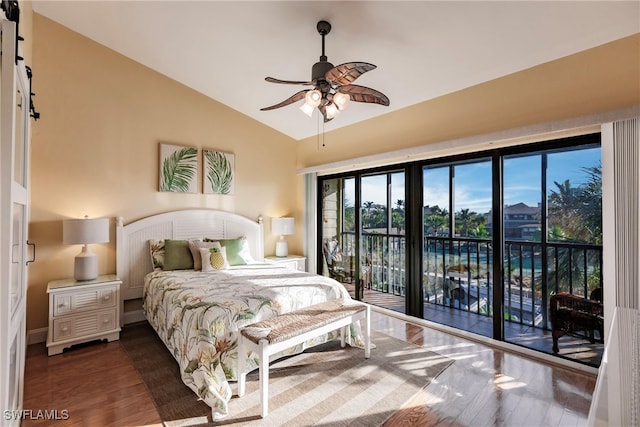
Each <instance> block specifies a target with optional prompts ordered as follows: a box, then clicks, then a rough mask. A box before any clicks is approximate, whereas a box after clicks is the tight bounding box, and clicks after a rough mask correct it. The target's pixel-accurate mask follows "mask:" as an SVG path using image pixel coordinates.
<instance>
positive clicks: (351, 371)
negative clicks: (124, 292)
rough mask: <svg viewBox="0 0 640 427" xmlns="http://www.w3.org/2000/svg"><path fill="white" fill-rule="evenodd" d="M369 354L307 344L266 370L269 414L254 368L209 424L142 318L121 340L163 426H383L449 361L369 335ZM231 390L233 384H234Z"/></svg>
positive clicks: (207, 412) (207, 411) (207, 415)
mask: <svg viewBox="0 0 640 427" xmlns="http://www.w3.org/2000/svg"><path fill="white" fill-rule="evenodd" d="M372 340H373V343H374V344H375V346H376V348H374V349H372V350H371V358H369V359H365V358H364V350H362V349H360V348H353V347H349V346H347V347H345V348H341V347H340V342H339V341H338V340H335V341H331V342H328V343H325V344H322V345H320V346H317V347H314V348H311V349H308V350H307V351H305V352H304V353H302V354H298V355H295V356H292V357H288V358H286V359H281V360H278V361H275V362H273V363H272V364H271V367H270V371H269V372H270V373H269V376H270V378H269V379H270V381H269V416H268V417H267V418H266V419H265V420H263V419H261V418H260V396H259V383H258V372H257V371H255V372H252V373H251V374H249V375H248V376H247V385H246V386H247V390H246V394H245V396H244V397H242V398H238V397H237V396H234V397H233V398H232V399H231V401H230V402H229V416H228V417H227V418H225V419H224V420H221V421H216V422H213V421H212V419H211V411H210V408H209V407H208V406H207V405H206V404H204V403H203V402H202V401H198V400H197V396H196V395H195V394H194V393H193V392H192V391H191V389H189V388H188V387H187V386H186V385H184V383H183V382H182V380H181V379H180V374H179V369H178V364H177V362H176V361H175V360H174V359H173V357H172V356H171V354H170V353H169V351H168V350H167V349H166V347H165V346H164V344H163V343H162V341H160V339H159V338H158V336H157V335H156V333H155V331H154V330H153V329H152V328H151V326H150V325H149V324H148V323H146V322H141V323H137V324H134V325H127V326H125V327H124V328H123V331H122V333H121V335H120V342H121V344H122V346H123V347H124V349H125V351H126V352H127V354H128V356H129V358H130V359H131V361H132V363H133V365H134V367H135V369H136V370H137V371H138V373H139V374H140V376H141V377H142V380H143V381H144V383H145V385H146V387H147V389H148V390H149V394H150V395H151V397H152V399H153V401H154V403H155V405H156V407H157V409H158V412H159V414H160V416H161V418H162V420H163V421H164V422H165V424H166V425H168V426H178V425H180V426H183V425H242V426H245V425H246V426H252V425H256V426H258V425H260V426H262V425H273V426H285V425H290V426H309V425H319V426H347V425H349V426H376V425H382V424H383V423H384V422H385V421H386V420H387V419H388V418H389V417H391V416H392V415H393V414H394V413H395V412H396V411H398V410H399V409H400V408H401V407H402V405H403V404H404V403H406V402H407V401H409V400H410V399H411V398H412V397H413V396H414V395H415V394H416V393H417V392H419V391H420V390H421V389H422V388H424V387H425V386H427V385H428V384H429V383H430V382H431V381H432V380H433V379H434V378H435V377H437V376H438V375H439V374H440V373H441V372H442V371H443V370H444V369H446V368H447V367H448V366H449V365H450V364H451V363H452V362H453V361H452V360H451V359H449V358H447V357H445V356H441V355H439V354H437V353H433V352H431V351H428V350H425V349H423V348H420V347H417V346H415V345H413V344H409V343H406V342H404V341H401V340H398V339H395V338H392V337H390V336H388V335H384V334H381V333H376V332H374V333H373V335H372ZM232 389H233V390H234V392H235V391H236V383H235V382H234V383H232Z"/></svg>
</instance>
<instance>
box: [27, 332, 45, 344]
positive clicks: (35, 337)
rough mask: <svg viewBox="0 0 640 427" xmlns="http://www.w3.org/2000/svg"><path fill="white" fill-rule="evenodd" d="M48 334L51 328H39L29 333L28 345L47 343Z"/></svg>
mask: <svg viewBox="0 0 640 427" xmlns="http://www.w3.org/2000/svg"><path fill="white" fill-rule="evenodd" d="M48 332H49V328H39V329H32V330H30V331H27V345H31V344H38V343H41V342H46V341H47V333H48Z"/></svg>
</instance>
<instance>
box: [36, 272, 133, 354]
mask: <svg viewBox="0 0 640 427" xmlns="http://www.w3.org/2000/svg"><path fill="white" fill-rule="evenodd" d="M121 284H122V281H121V280H120V279H118V277H117V276H115V275H113V274H109V275H104V276H98V277H97V278H96V279H94V280H84V281H76V280H75V279H62V280H54V281H51V282H49V284H48V285H47V293H48V294H49V333H48V336H47V350H48V353H49V356H52V355H54V354H59V353H62V350H64V349H65V348H67V347H70V346H72V345H74V344H79V343H83V342H88V341H93V340H103V339H104V340H107V341H114V340H117V339H119V338H120V285H121Z"/></svg>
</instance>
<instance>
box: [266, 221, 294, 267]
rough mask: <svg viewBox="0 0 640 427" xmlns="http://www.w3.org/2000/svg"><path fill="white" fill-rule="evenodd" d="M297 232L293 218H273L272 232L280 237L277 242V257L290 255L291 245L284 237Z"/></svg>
mask: <svg viewBox="0 0 640 427" xmlns="http://www.w3.org/2000/svg"><path fill="white" fill-rule="evenodd" d="M294 231H295V219H294V218H291V217H283V218H271V232H272V233H273V234H276V235H279V236H280V239H279V240H278V241H277V242H276V256H279V257H286V256H287V255H289V245H288V244H287V241H286V240H285V238H284V236H286V235H289V234H293V233H294Z"/></svg>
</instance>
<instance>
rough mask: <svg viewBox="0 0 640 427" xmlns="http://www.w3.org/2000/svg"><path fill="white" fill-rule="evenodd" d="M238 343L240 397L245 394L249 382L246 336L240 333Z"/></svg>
mask: <svg viewBox="0 0 640 427" xmlns="http://www.w3.org/2000/svg"><path fill="white" fill-rule="evenodd" d="M239 341H240V342H239V344H238V397H242V396H244V392H245V384H246V382H247V367H246V366H247V347H246V346H245V344H244V337H243V336H242V334H240V337H239Z"/></svg>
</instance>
